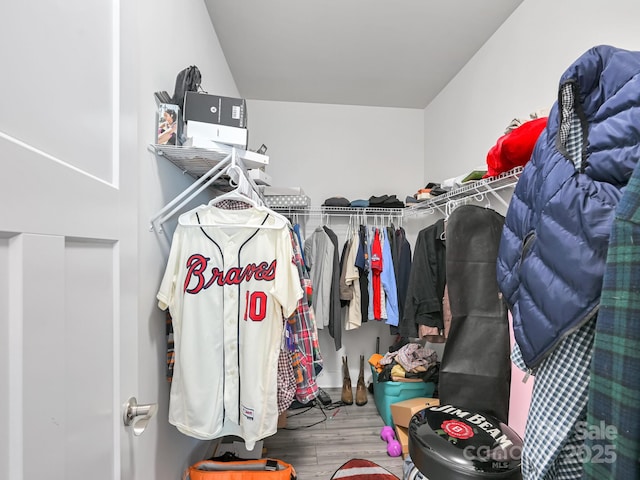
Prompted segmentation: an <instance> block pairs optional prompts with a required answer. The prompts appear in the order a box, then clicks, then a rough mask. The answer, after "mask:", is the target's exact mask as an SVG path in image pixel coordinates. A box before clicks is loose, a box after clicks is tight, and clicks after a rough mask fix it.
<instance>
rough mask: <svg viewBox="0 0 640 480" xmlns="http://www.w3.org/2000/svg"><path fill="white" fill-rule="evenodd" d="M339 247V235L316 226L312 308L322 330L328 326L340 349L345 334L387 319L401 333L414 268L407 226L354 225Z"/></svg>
mask: <svg viewBox="0 0 640 480" xmlns="http://www.w3.org/2000/svg"><path fill="white" fill-rule="evenodd" d="M346 237H347V238H346V241H345V243H344V244H343V246H342V248H341V249H339V248H340V247H339V244H338V239H337V236H336V234H335V232H334V231H333V230H332V229H330V228H329V227H328V226H327V225H322V226H319V227H317V228H316V229H315V230H314V231H313V232H312V233H311V235H309V237H308V238H307V239H306V241H305V246H304V255H305V265H306V267H307V269H308V270H309V272H310V276H311V280H312V282H311V283H312V284H313V294H312V305H313V308H314V311H315V315H316V324H317V326H318V328H319V329H324V328H327V330H328V332H329V334H330V336H331V337H332V338H333V339H334V344H335V348H336V350H338V349H340V348H341V347H342V330H355V329H357V328H359V327H361V326H362V324H363V323H366V322H368V321H374V320H376V321H384V322H385V323H386V324H388V325H390V327H391V328H392V332H391V333H394V334H395V333H397V326H398V324H399V320H400V318H401V315H402V312H403V311H404V298H405V295H406V291H407V286H408V283H409V273H410V270H411V246H410V245H409V242H408V240H407V238H406V233H405V231H404V229H403V228H402V227H400V228H397V229H396V228H395V227H394V226H393V224H391V225H390V226H388V227H384V226H366V225H359V226H358V227H352V226H351V223H350V224H349V230H348V231H347V235H346Z"/></svg>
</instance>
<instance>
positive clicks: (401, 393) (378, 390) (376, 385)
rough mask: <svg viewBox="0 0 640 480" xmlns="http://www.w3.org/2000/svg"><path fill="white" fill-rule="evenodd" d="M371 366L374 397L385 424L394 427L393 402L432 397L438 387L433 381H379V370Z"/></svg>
mask: <svg viewBox="0 0 640 480" xmlns="http://www.w3.org/2000/svg"><path fill="white" fill-rule="evenodd" d="M370 366H371V374H372V376H373V398H374V401H375V403H376V408H377V409H378V413H379V414H380V416H381V417H382V420H383V421H384V424H385V425H389V426H390V427H393V418H392V417H391V404H392V403H397V402H402V401H403V400H409V399H410V398H417V397H427V398H431V397H432V396H433V392H434V391H435V389H436V385H435V383H433V382H422V381H420V382H378V372H376V369H375V368H373V366H372V365H370Z"/></svg>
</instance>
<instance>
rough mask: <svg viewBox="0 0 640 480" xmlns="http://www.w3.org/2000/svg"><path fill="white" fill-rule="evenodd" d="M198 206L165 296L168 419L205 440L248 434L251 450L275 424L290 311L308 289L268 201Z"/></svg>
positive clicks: (178, 239)
mask: <svg viewBox="0 0 640 480" xmlns="http://www.w3.org/2000/svg"><path fill="white" fill-rule="evenodd" d="M190 215H191V217H190V218H189V222H188V223H191V224H192V226H186V225H183V222H182V218H181V222H180V223H179V224H178V226H177V228H176V231H175V233H174V236H173V241H172V244H171V250H170V253H169V259H168V262H167V266H166V270H165V274H164V277H163V279H162V283H161V286H160V289H159V291H158V295H157V298H158V305H159V307H160V308H161V309H166V308H169V310H170V312H171V316H172V319H173V328H174V345H175V365H174V374H173V381H172V383H171V394H170V398H169V422H170V423H171V424H172V425H175V426H176V427H177V428H178V430H180V431H181V432H182V433H184V434H186V435H189V436H192V437H195V438H199V439H212V438H218V437H221V436H226V435H236V436H240V437H242V438H243V439H244V440H245V443H246V447H247V448H248V449H253V446H254V444H255V442H256V441H257V440H260V439H262V438H265V437H267V436H269V435H272V434H274V433H275V432H276V430H277V417H278V407H277V368H278V355H279V351H280V346H281V343H282V336H283V316H284V317H288V316H289V315H291V314H292V313H293V311H294V310H295V308H296V307H297V302H298V300H299V299H300V298H301V297H302V289H301V287H300V279H299V277H298V272H297V269H296V266H295V264H294V263H293V249H292V246H291V238H290V236H289V230H288V227H287V226H286V225H283V227H282V228H264V227H266V226H273V225H274V224H275V223H276V222H275V220H274V218H273V217H272V216H271V215H270V214H269V213H268V210H266V209H264V210H263V209H257V208H249V209H245V210H223V209H219V208H215V207H210V208H208V209H205V210H200V211H197V212H194V213H190ZM211 224H215V225H216V226H215V227H213V226H206V225H211ZM224 224H231V225H244V226H243V227H239V228H238V227H222V226H221V225H224ZM261 227H262V228H261Z"/></svg>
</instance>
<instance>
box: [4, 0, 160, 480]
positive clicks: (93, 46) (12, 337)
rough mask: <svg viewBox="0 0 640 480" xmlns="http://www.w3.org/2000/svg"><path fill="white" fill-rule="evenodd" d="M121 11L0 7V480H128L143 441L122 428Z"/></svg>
mask: <svg viewBox="0 0 640 480" xmlns="http://www.w3.org/2000/svg"><path fill="white" fill-rule="evenodd" d="M128 3H130V4H134V3H135V2H125V1H123V2H119V1H117V0H113V1H109V0H93V1H91V2H87V1H86V0H65V1H50V0H37V1H30V2H21V1H12V2H8V3H7V4H6V5H4V8H3V13H2V16H3V22H2V23H3V26H2V28H1V29H0V41H1V44H2V49H1V50H0V69H1V70H2V75H1V77H0V78H1V80H0V87H1V88H0V95H1V96H2V98H1V99H0V112H1V113H0V377H1V378H2V380H3V381H2V382H1V383H0V478H6V479H9V478H10V479H13V480H22V479H31V478H48V479H56V480H57V479H60V480H73V479H78V480H80V479H83V480H85V479H87V478H91V479H93V480H96V479H116V478H131V471H132V470H131V469H132V466H131V464H132V463H133V460H132V457H133V449H134V447H135V439H136V438H137V437H136V438H134V437H133V436H132V434H131V431H130V429H129V428H125V427H124V426H123V421H122V406H123V404H124V402H126V400H127V399H128V398H129V396H131V395H135V394H136V392H135V385H136V383H137V363H136V357H135V348H136V342H137V336H136V332H137V328H136V323H137V318H136V309H137V298H136V293H135V285H136V248H137V247H136V243H137V242H136V226H137V225H136V222H137V211H136V210H137V197H136V185H137V178H136V172H137V168H136V163H137V162H136V158H135V152H136V145H135V143H136V132H135V126H136V118H135V100H134V98H133V97H134V95H133V94H134V93H135V90H134V89H135V85H136V84H135V82H136V81H135V79H134V69H133V67H132V65H133V62H132V61H131V59H132V56H133V54H134V50H135V45H136V43H135V30H134V28H133V27H134V26H135V24H134V23H133V22H134V17H133V16H132V15H131V12H128V11H126V10H127V9H128V10H131V9H132V7H131V6H129V5H127V4H128ZM138 400H139V401H142V402H144V401H145V400H147V401H155V400H154V399H140V398H139V399H138Z"/></svg>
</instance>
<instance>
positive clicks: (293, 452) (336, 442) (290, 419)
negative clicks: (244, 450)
mask: <svg viewBox="0 0 640 480" xmlns="http://www.w3.org/2000/svg"><path fill="white" fill-rule="evenodd" d="M324 390H325V391H326V392H327V393H328V394H329V395H330V397H331V400H332V401H333V402H338V401H339V400H340V393H341V389H340V388H326V389H324ZM354 395H355V388H354ZM318 403H319V402H318ZM329 408H331V407H329ZM325 415H326V416H327V419H326V420H325ZM317 422H321V423H317ZM316 423H317V424H316ZM313 424H316V425H313ZM383 426H384V422H383V420H382V418H381V417H380V415H379V414H378V411H377V409H376V405H375V403H374V401H373V395H372V394H369V401H368V402H367V404H366V405H363V406H361V407H359V406H357V405H356V404H355V402H354V403H353V405H347V406H344V405H343V406H340V407H338V408H334V409H324V410H323V409H320V408H319V407H318V406H315V407H312V408H310V409H306V408H303V409H297V410H288V411H287V425H286V427H285V428H281V429H279V430H278V432H277V433H276V434H275V435H273V436H271V437H268V438H266V439H264V447H265V448H266V452H265V453H266V456H267V457H273V458H279V459H280V460H283V461H285V462H288V463H290V464H292V465H293V466H294V467H295V469H296V472H297V474H298V479H299V480H315V479H318V480H320V479H322V480H329V479H330V478H331V476H332V475H333V473H334V472H335V471H336V470H337V469H338V468H339V467H340V466H341V465H343V464H344V463H345V462H347V461H348V460H351V459H352V458H363V459H366V460H370V461H372V462H375V463H377V464H378V465H380V466H382V467H384V468H386V469H387V470H389V471H390V472H391V473H393V474H394V475H396V476H397V477H398V478H400V479H402V457H390V456H389V455H388V454H387V443H386V442H385V441H384V440H382V439H381V438H380V430H381V429H382V427H383Z"/></svg>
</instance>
